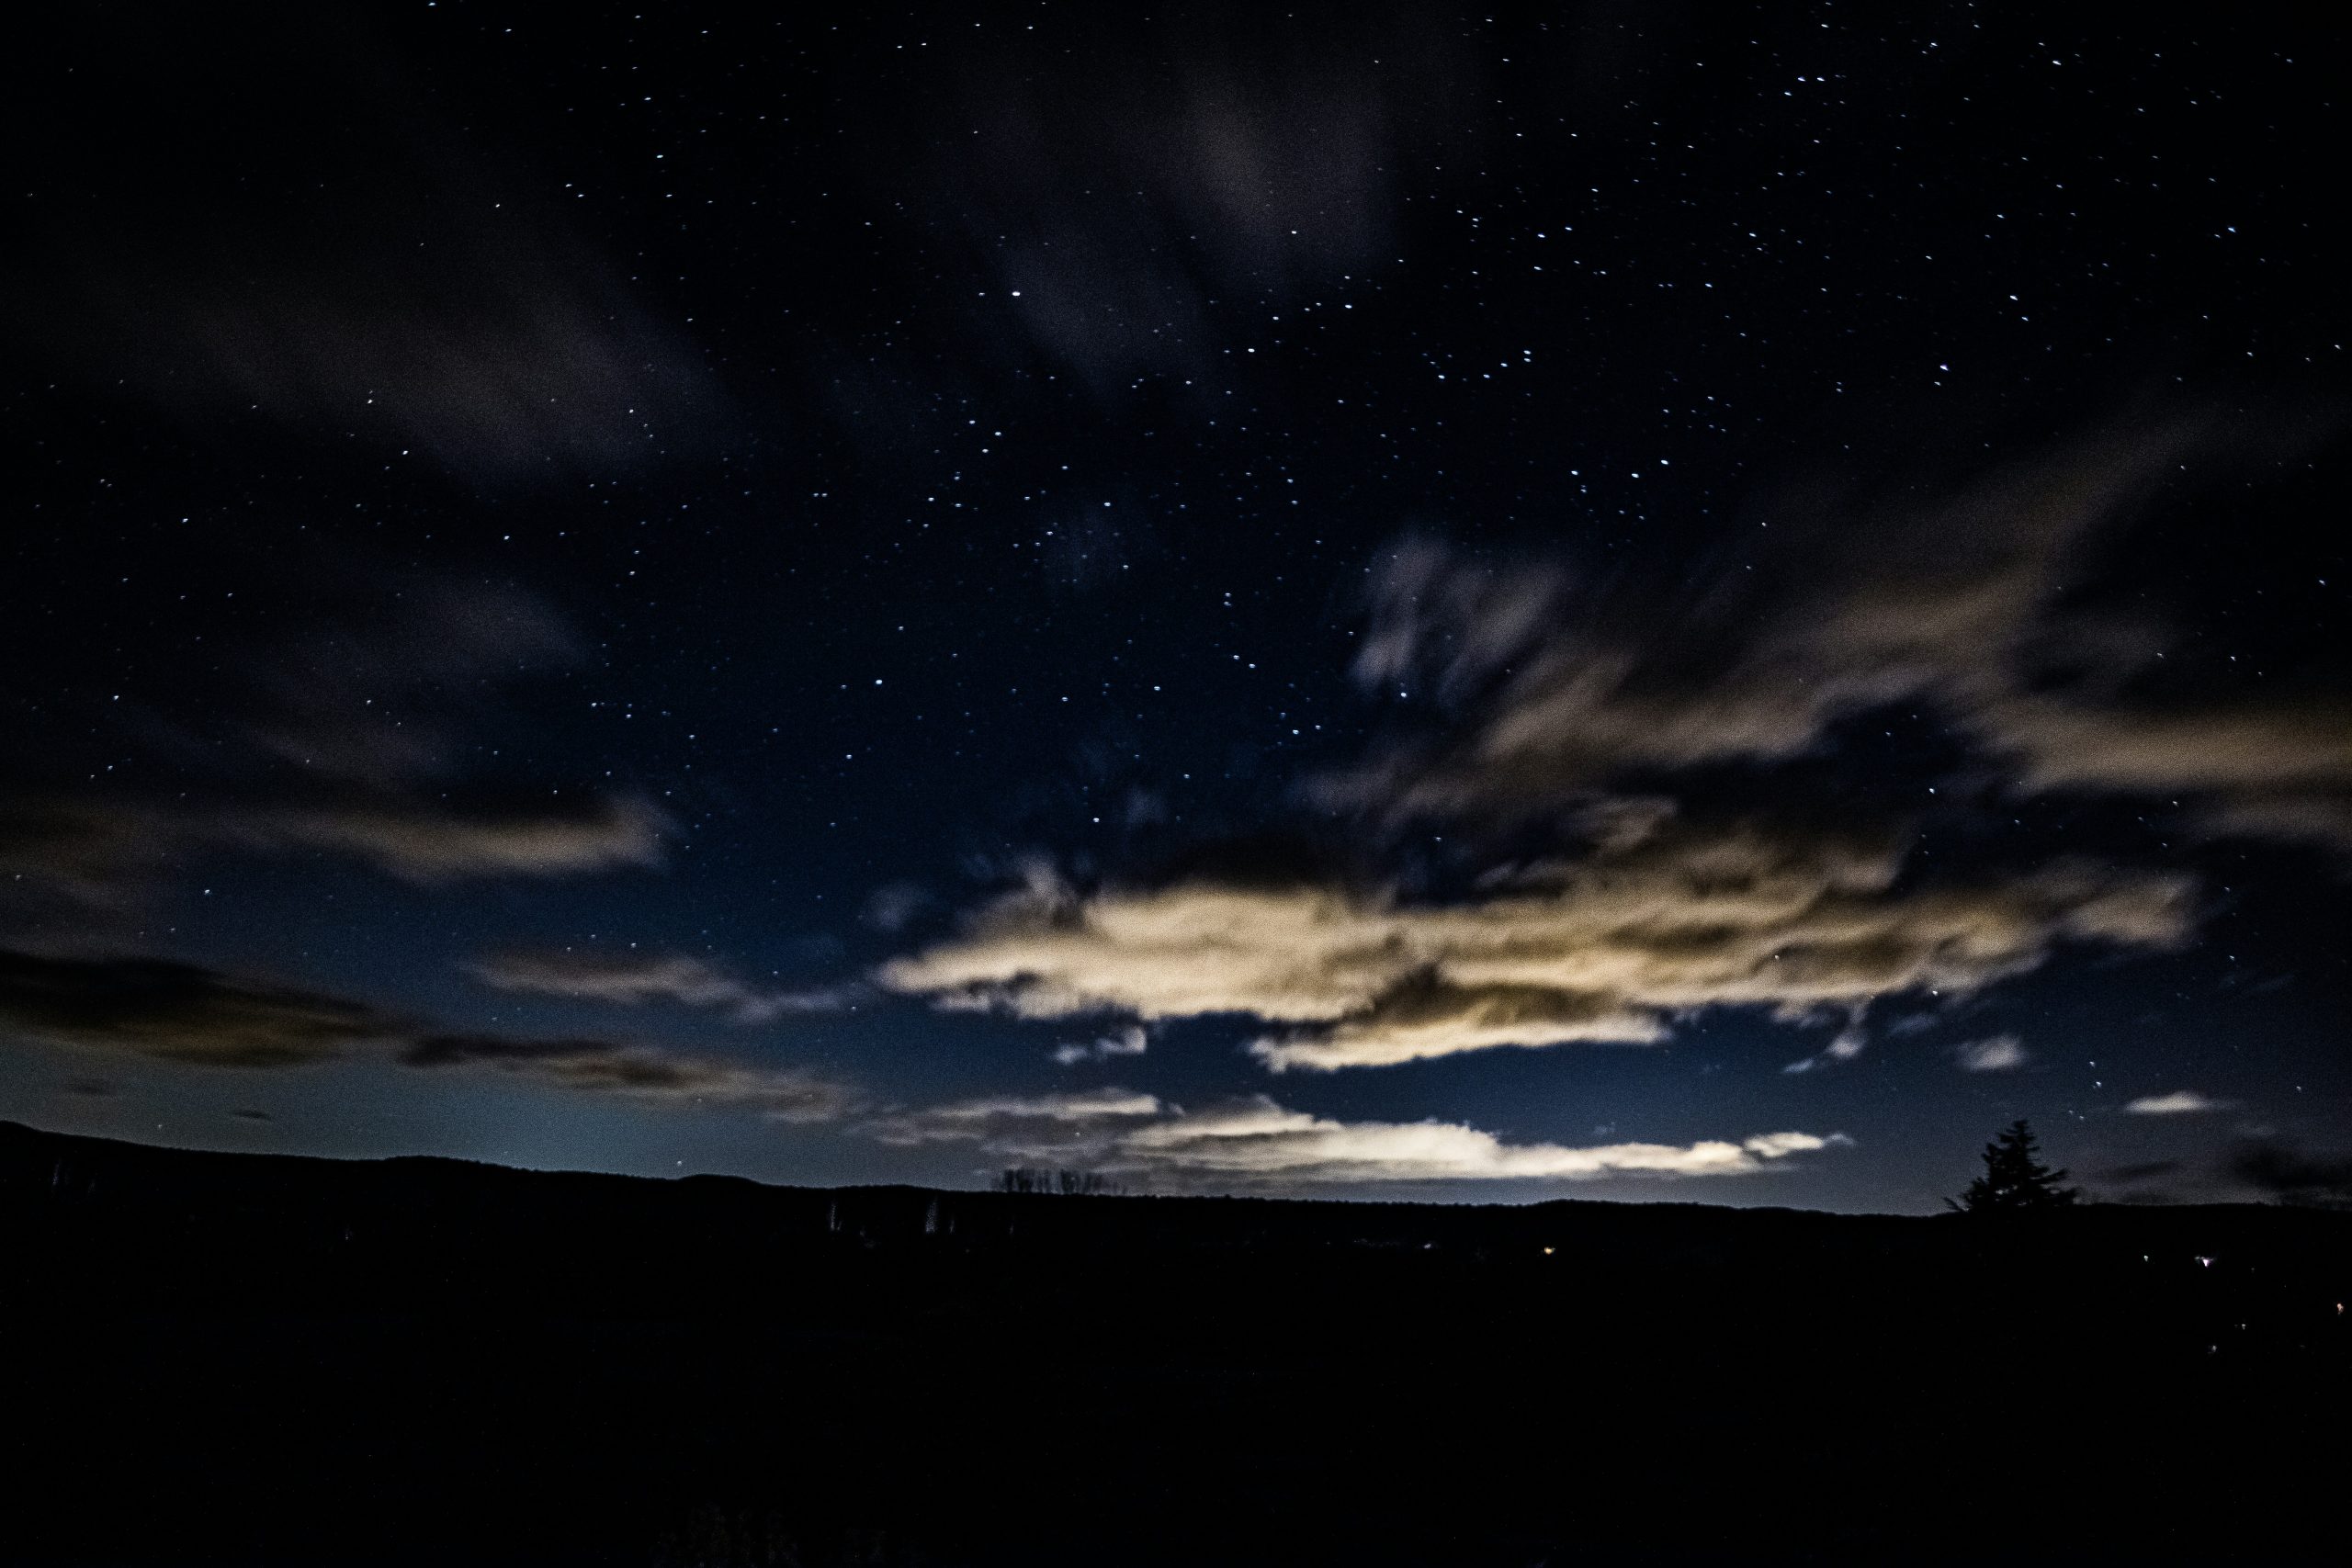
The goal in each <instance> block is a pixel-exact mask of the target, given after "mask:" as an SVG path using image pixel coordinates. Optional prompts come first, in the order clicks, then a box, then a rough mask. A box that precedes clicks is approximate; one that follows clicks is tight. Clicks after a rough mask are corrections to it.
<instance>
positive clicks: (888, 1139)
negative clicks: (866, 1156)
mask: <svg viewBox="0 0 2352 1568" xmlns="http://www.w3.org/2000/svg"><path fill="white" fill-rule="evenodd" d="M1173 1110H1174V1108H1173V1107H1172V1106H1168V1105H1165V1104H1163V1103H1162V1102H1161V1101H1160V1100H1159V1097H1158V1096H1156V1095H1149V1094H1139V1093H1137V1092H1136V1091H1135V1090H1133V1089H1087V1090H1083V1091H1081V1092H1079V1093H1074V1094H1044V1095H1034V1096H1027V1097H1023V1096H1019V1095H998V1096H989V1097H985V1098H981V1099H978V1100H955V1101H951V1102H949V1103H947V1104H944V1105H933V1106H928V1107H925V1108H923V1109H921V1110H915V1111H895V1112H893V1113H891V1114H889V1115H886V1116H880V1117H876V1119H874V1120H873V1121H871V1122H866V1123H865V1125H864V1126H863V1127H862V1128H860V1131H862V1132H864V1133H865V1134H866V1135H867V1136H868V1137H871V1138H874V1139H876V1140H877V1141H878V1142H881V1143H885V1144H890V1145H898V1146H901V1147H906V1146H911V1145H917V1144H942V1143H976V1144H981V1145H986V1146H987V1147H988V1148H989V1149H990V1150H991V1151H992V1152H994V1153H996V1154H999V1155H1001V1156H1006V1157H1008V1158H1018V1159H1024V1160H1031V1161H1035V1162H1048V1163H1059V1164H1070V1163H1073V1162H1080V1163H1091V1162H1092V1161H1094V1160H1098V1159H1100V1158H1101V1157H1102V1156H1103V1155H1104V1154H1105V1153H1106V1152H1107V1151H1108V1150H1109V1148H1110V1147H1111V1145H1112V1144H1113V1142H1114V1139H1115V1131H1116V1128H1117V1127H1118V1125H1119V1124H1121V1123H1132V1122H1136V1121H1137V1120H1139V1119H1145V1118H1150V1117H1156V1116H1159V1115H1162V1114H1167V1113H1170V1112H1171V1111H1173Z"/></svg>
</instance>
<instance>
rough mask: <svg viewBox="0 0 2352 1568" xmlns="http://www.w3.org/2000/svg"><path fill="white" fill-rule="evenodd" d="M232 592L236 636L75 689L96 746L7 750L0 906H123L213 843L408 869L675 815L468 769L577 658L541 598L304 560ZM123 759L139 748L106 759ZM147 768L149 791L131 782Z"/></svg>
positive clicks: (433, 870)
mask: <svg viewBox="0 0 2352 1568" xmlns="http://www.w3.org/2000/svg"><path fill="white" fill-rule="evenodd" d="M245 597H246V598H248V599H250V600H251V601H252V602H253V604H254V609H253V615H254V622H255V624H256V626H260V627H266V630H263V631H259V632H257V633H256V635H255V637H254V639H253V640H252V641H251V642H250V643H249V644H248V646H246V647H245V648H243V649H239V650H233V651H232V652H231V653H230V654H229V655H228V656H227V657H224V658H223V659H222V660H220V661H219V662H218V663H217V664H213V663H208V664H205V665H201V666H192V667H191V668H190V669H189V670H188V671H169V672H165V673H164V674H162V675H159V676H158V677H157V678H156V679H155V680H154V681H153V682H152V683H151V684H150V686H149V688H148V689H144V690H142V689H141V688H137V687H134V688H133V689H132V690H131V691H130V692H128V693H116V694H110V695H108V696H107V699H106V700H104V701H98V702H94V703H93V705H91V708H90V711H89V713H88V714H87V720H88V722H87V724H86V727H85V728H86V733H87V735H88V736H89V737H90V738H91V740H90V743H91V744H92V745H94V746H96V748H98V749H99V750H100V752H101V753H102V754H103V756H104V757H106V758H107V759H108V761H107V763H106V764H105V765H93V764H91V763H90V762H88V761H87V760H86V759H83V758H80V757H78V756H75V755H72V754H65V753H60V754H55V755H52V754H50V753H49V752H46V751H44V752H39V753H30V752H25V751H22V750H19V752H18V753H17V754H16V755H13V756H11V757H10V758H9V759H8V760H9V761H10V762H11V763H12V764H14V767H13V771H14V772H15V773H16V774H17V777H18V778H19V779H20V780H21V781H22V782H21V783H19V784H16V785H15V786H14V787H12V788H11V789H9V790H8V791H7V792H6V795H5V796H0V824H5V826H0V874H6V875H7V877H8V880H9V885H10V900H9V904H10V908H11V911H12V917H13V918H14V919H16V920H17V921H18V922H19V923H24V924H37V923H38V922H39V921H40V920H41V919H48V918H53V917H66V916H71V917H74V918H76V919H86V918H89V917H92V916H99V917H103V916H106V915H107V914H109V913H116V914H119V913H120V912H122V911H126V910H130V909H135V908H138V907H140V906H141V905H142V904H144V903H145V902H147V901H148V900H149V899H150V898H151V897H153V895H154V894H155V893H156V892H157V891H159V890H161V889H163V888H164V887H166V886H170V885H171V884H173V883H174V882H175V881H177V880H180V879H183V878H185V877H187V875H189V874H192V871H193V869H194V867H195V866H196V865H197V864H198V863H200V862H203V861H205V860H208V859H209V858H213V857H219V856H223V855H232V856H233V855H244V856H253V857H261V858H270V859H285V858H289V857H296V856H305V855H309V856H322V857H329V858H333V859H336V860H343V861H348V862H351V863H357V864H361V865H365V866H368V867H369V868H371V869H373V870H375V871H377V872H379V873H380V874H384V875H388V876H390V877H394V878H396V879H399V880H401V881H404V882H409V883H413V884H417V885H420V886H439V885H445V884H450V883H456V882H461V881H469V880H480V879H490V878H534V879H537V878H549V877H560V876H574V875H582V874H594V873H599V872H605V871H611V870H616V869H621V868H628V867H637V868H648V867H653V866H658V865H660V864H661V863H662V862H663V859H664V856H665V851H666V847H667V840H668V839H669V837H670V836H671V834H672V833H673V830H674V824H673V821H672V820H671V818H669V817H668V815H667V814H666V813H664V812H663V811H662V810H661V809H660V808H659V807H655V806H654V805H653V804H652V803H651V802H650V801H649V800H647V799H646V798H645V797H644V796H642V795H638V794H633V793H630V792H628V791H627V790H615V789H609V788H604V787H589V788H566V787H565V786H564V783H563V781H560V780H558V781H551V782H539V781H530V780H524V779H518V778H514V777H499V778H495V779H493V778H490V777H486V776H481V775H480V774H479V773H477V772H476V771H475V769H474V761H473V760H474V759H477V758H479V757H480V756H481V754H482V752H483V750H484V748H483V747H482V746H481V745H480V744H479V741H480V739H481V736H482V735H483V734H484V733H485V732H487V731H489V730H490V729H492V728H495V727H496V726H498V725H499V724H501V723H502V722H504V721H505V719H506V713H505V708H506V705H507V697H508V694H509V693H510V692H511V691H512V689H513V688H515V686H516V685H517V684H518V683H519V682H528V681H531V680H534V679H537V678H543V677H547V676H550V675H555V674H560V673H561V672H563V671H567V670H570V669H572V668H576V667H577V666H578V665H579V664H580V663H581V662H582V660H584V659H585V657H586V654H585V651H584V649H583V647H582V641H581V639H580V638H579V637H576V636H575V635H574V634H573V633H572V632H571V630H570V628H569V627H568V626H565V625H564V623H563V621H562V619H561V617H560V616H559V615H557V614H556V612H555V611H554V610H553V608H552V607H550V606H549V605H548V604H545V603H544V602H543V601H541V600H539V599H538V598H537V597H536V596H534V595H531V594H528V593H526V592H521V591H519V590H514V589H507V588H498V587H486V586H482V585H480V584H473V583H467V582H462V581H453V580H449V579H447V578H443V577H439V576H436V575H432V574H415V573H406V574H403V573H398V572H392V571H389V570H362V569H360V568H357V567H355V568H352V569H351V570H345V571H342V572H338V571H335V570H331V569H329V568H328V567H327V566H325V565H323V564H321V563H315V562H313V563H310V570H306V571H305V572H304V574H303V575H302V577H301V578H300V580H299V581H298V580H289V579H284V578H281V577H279V576H277V575H274V574H273V573H272V572H270V571H269V570H266V568H257V569H256V570H255V571H254V577H253V580H252V582H251V585H250V586H249V587H248V589H247V590H246V591H245ZM126 698H127V699H128V700H125V699H126ZM124 758H128V759H132V760H135V761H139V762H141V763H144V764H146V765H142V766H137V767H125V768H122V769H121V770H120V771H119V773H109V770H110V768H111V767H112V764H113V760H115V759H124ZM166 771H169V772H172V773H175V774H176V775H177V777H178V779H179V787H176V788H175V789H173V790H171V791H170V792H168V793H162V792H159V791H156V790H154V789H153V788H149V787H144V786H142V785H141V784H140V783H138V782H137V781H139V780H141V779H143V778H147V777H152V776H155V775H157V774H159V773H164V772H166ZM76 776H78V777H80V778H82V779H84V780H85V781H86V780H87V779H89V778H91V777H96V778H98V779H99V780H101V781H102V782H101V783H100V784H98V785H97V786H96V787H91V786H90V785H89V784H87V783H86V782H85V783H82V784H73V783H71V782H69V781H71V780H72V779H74V777H76ZM118 778H119V779H121V780H123V781H124V782H122V783H119V784H117V783H115V782H113V781H114V780H115V779H118Z"/></svg>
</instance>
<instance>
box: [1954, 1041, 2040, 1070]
mask: <svg viewBox="0 0 2352 1568" xmlns="http://www.w3.org/2000/svg"><path fill="white" fill-rule="evenodd" d="M1951 1054H1952V1056H1953V1057H1954V1059H1956V1060H1957V1061H1958V1062H1959V1063H1960V1070H1961V1071H1962V1072H1964V1073H2008V1072H2015V1071H2016V1070H2017V1069H2018V1068H2019V1067H2022V1066H2025V1065H2026V1063H2027V1062H2029V1061H2030V1060H2031V1059H2032V1055H2031V1053H2030V1052H2028V1051H2027V1050H2026V1048H2025V1044H2024V1043H2023V1042H2022V1041H2020V1040H2018V1037H2017V1036H2016V1035H2014V1034H1996V1035H1994V1036H1992V1037H1991V1038H1990V1039H1987V1040H1970V1041H1967V1042H1965V1043H1962V1044H1959V1045H1955V1046H1953V1047H1952V1048H1951Z"/></svg>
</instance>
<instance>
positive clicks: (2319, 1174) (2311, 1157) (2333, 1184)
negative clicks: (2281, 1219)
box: [2229, 1141, 2352, 1207]
mask: <svg viewBox="0 0 2352 1568" xmlns="http://www.w3.org/2000/svg"><path fill="white" fill-rule="evenodd" d="M2229 1169H2230V1174H2232V1175H2233V1176H2235V1177H2236V1178H2237V1179H2239V1180H2241V1181H2245V1182H2247V1183H2249V1184H2251V1185H2252V1186H2255V1187H2257V1188H2259V1189H2261V1190H2263V1191H2265V1192H2267V1193H2269V1194H2270V1195H2271V1196H2273V1197H2275V1198H2279V1199H2283V1200H2284V1201H2288V1202H2290V1203H2317V1204H2324V1205H2326V1206H2329V1207H2343V1206H2345V1205H2346V1204H2352V1158H2347V1157H2346V1156H2342V1155H2325V1154H2314V1153H2312V1152H2311V1151H2310V1150H2307V1149H2301V1148H2297V1147H2295V1146H2294V1145H2290V1144H2284V1143H2279V1142H2276V1141H2265V1142H2261V1143H2253V1144H2247V1145H2243V1146H2242V1147H2240V1148H2239V1149H2237V1150H2236V1151H2235V1152H2234V1153H2233V1155H2232V1156H2230V1162H2229Z"/></svg>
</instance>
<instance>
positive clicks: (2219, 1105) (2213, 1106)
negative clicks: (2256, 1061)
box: [2123, 1089, 2235, 1116]
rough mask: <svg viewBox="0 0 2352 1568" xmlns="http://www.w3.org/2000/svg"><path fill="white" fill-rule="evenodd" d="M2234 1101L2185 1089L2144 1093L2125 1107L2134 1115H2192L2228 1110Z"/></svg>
mask: <svg viewBox="0 0 2352 1568" xmlns="http://www.w3.org/2000/svg"><path fill="white" fill-rule="evenodd" d="M2234 1103H2235V1102H2234V1101H2233V1100H2215V1099H2213V1098H2212V1097H2211V1095H2205V1094H2199V1093H2198V1092H2197V1091H2196V1090H2195V1089H2176V1090H2174V1091H2173V1092H2172V1093H2170V1094H2143V1095H2142V1096H2141V1097H2140V1098H2139V1099H2137V1100H2131V1102H2129V1103H2128V1104H2126V1105H2125V1106H2124V1107H2123V1109H2124V1110H2125V1111H2129V1112H2131V1114H2132V1115H2134V1116H2190V1115H2195V1114H2197V1113H2199V1112H2200V1111H2227V1110H2229V1109H2230V1107H2231V1106H2232V1105H2233V1104H2234Z"/></svg>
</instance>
